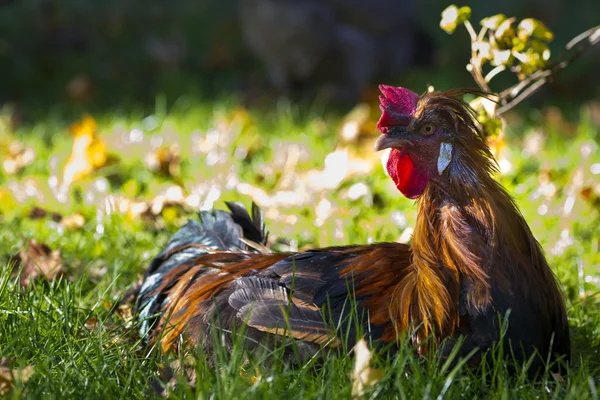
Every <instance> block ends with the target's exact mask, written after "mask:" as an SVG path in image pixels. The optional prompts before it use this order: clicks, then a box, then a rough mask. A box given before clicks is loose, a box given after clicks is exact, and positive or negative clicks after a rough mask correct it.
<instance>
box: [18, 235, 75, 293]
mask: <svg viewBox="0 0 600 400" xmlns="http://www.w3.org/2000/svg"><path fill="white" fill-rule="evenodd" d="M15 258H16V261H17V263H18V264H17V266H18V265H22V266H23V269H22V270H21V286H28V285H29V284H30V283H31V282H33V281H35V280H37V279H39V278H42V277H44V278H46V279H48V280H53V279H55V278H58V277H60V276H61V275H62V273H63V272H64V267H63V265H62V260H61V256H60V250H51V249H50V247H48V246H47V245H46V244H43V243H38V242H37V241H36V240H35V239H30V240H28V241H27V242H26V243H25V245H24V246H23V247H21V249H20V250H19V254H18V255H17V256H16V257H15Z"/></svg>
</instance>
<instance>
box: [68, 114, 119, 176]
mask: <svg viewBox="0 0 600 400" xmlns="http://www.w3.org/2000/svg"><path fill="white" fill-rule="evenodd" d="M71 131H72V132H73V136H74V137H75V139H74V141H73V149H72V150H71V155H70V156H69V159H68V160H67V163H66V165H65V167H64V169H63V183H64V184H66V185H70V184H71V183H72V182H74V181H76V180H78V179H81V178H84V177H86V176H87V175H89V174H90V173H91V172H92V171H93V170H95V169H97V168H100V167H102V166H104V164H106V160H107V158H108V153H107V150H106V145H105V144H104V142H103V141H102V140H100V139H99V138H98V136H97V133H96V121H95V120H94V118H92V117H90V116H89V115H87V116H85V117H84V118H83V119H82V120H81V121H80V122H76V123H74V124H73V125H72V126H71Z"/></svg>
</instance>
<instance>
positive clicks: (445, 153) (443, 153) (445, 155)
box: [437, 142, 452, 175]
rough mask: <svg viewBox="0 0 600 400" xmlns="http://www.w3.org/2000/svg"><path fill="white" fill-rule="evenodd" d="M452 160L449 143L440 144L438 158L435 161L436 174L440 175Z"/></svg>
mask: <svg viewBox="0 0 600 400" xmlns="http://www.w3.org/2000/svg"><path fill="white" fill-rule="evenodd" d="M451 160H452V145H451V144H450V143H445V142H442V144H440V156H439V157H438V161H437V168H438V172H439V174H440V175H441V174H442V172H444V170H445V169H446V168H447V167H448V165H450V161H451Z"/></svg>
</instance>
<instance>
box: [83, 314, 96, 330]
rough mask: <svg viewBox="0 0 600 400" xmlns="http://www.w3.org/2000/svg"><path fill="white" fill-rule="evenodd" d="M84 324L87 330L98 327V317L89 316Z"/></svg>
mask: <svg viewBox="0 0 600 400" xmlns="http://www.w3.org/2000/svg"><path fill="white" fill-rule="evenodd" d="M83 326H85V327H86V328H87V329H88V330H90V331H93V330H95V329H97V328H98V318H96V317H90V318H89V319H88V320H87V321H85V324H84V325H83Z"/></svg>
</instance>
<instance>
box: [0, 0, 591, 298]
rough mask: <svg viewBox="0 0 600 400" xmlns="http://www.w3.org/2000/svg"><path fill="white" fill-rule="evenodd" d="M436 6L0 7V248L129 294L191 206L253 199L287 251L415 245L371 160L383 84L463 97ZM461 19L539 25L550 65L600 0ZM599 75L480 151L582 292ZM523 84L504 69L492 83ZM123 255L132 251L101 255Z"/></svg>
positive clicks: (571, 73) (568, 73)
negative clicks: (36, 248)
mask: <svg viewBox="0 0 600 400" xmlns="http://www.w3.org/2000/svg"><path fill="white" fill-rule="evenodd" d="M448 5H449V4H448V3H447V2H443V1H439V0H430V1H422V2H419V1H416V0H369V1H364V0H219V1H216V0H194V1H190V0H171V1H169V2H164V1H159V0H145V1H138V0H105V1H102V2H93V1H81V0H0V158H1V160H2V168H0V218H1V219H2V221H4V224H5V226H7V227H9V228H11V229H8V230H7V232H5V235H7V236H6V237H5V240H3V243H4V247H5V249H4V252H5V253H7V254H10V253H15V252H17V250H18V249H22V248H23V246H24V244H26V243H28V241H29V240H30V238H36V239H37V240H38V241H39V242H46V243H48V245H49V246H50V247H49V248H59V249H61V251H62V252H63V257H65V258H68V259H70V261H69V262H68V263H67V264H69V268H67V270H68V271H69V273H71V274H72V276H78V273H79V272H81V271H82V269H83V268H85V267H86V266H89V263H90V262H91V263H93V265H94V266H95V267H94V271H96V270H98V271H104V272H106V271H105V270H103V269H102V268H105V267H103V266H106V265H110V263H111V262H118V263H120V264H119V265H122V266H128V267H126V268H124V269H123V270H119V271H117V270H115V272H114V274H115V275H114V277H115V279H116V276H117V275H118V276H119V277H120V278H119V279H123V280H122V283H127V282H131V280H132V279H133V277H135V276H137V275H136V274H138V273H139V271H140V270H141V269H143V267H144V265H145V262H146V260H147V259H148V258H149V257H151V256H153V255H154V254H156V253H157V252H158V249H159V247H160V245H161V244H162V243H164V241H166V239H167V238H168V235H169V234H171V233H172V232H173V231H174V230H175V229H177V227H179V226H181V224H183V223H184V222H185V219H186V218H187V217H190V216H192V215H193V212H194V211H195V210H197V209H199V208H200V209H210V208H212V207H222V206H223V203H222V201H224V200H225V201H231V200H241V201H243V202H245V203H246V204H248V203H249V202H250V201H251V200H254V201H256V202H257V203H258V204H259V205H260V206H261V207H262V208H263V209H265V211H266V213H267V215H266V217H267V221H268V226H269V227H270V228H271V231H272V235H271V238H272V241H273V242H274V243H275V242H277V243H276V244H278V245H280V248H281V249H284V250H285V249H292V250H296V249H299V248H303V247H304V246H317V245H321V246H324V245H333V244H344V243H350V242H367V241H373V240H400V241H410V238H411V233H412V226H413V224H414V217H415V215H414V211H415V207H414V204H413V202H412V201H409V200H407V199H404V198H402V197H401V196H399V195H398V194H397V191H396V189H395V188H394V187H393V184H392V183H391V181H390V180H389V179H388V178H387V177H386V176H385V171H384V169H383V168H382V167H381V155H380V154H376V153H374V152H373V150H372V149H373V143H374V140H375V138H376V137H377V131H376V129H375V123H376V121H377V119H378V117H379V113H380V112H379V109H378V100H377V94H378V92H377V84H378V83H383V82H385V83H388V84H395V85H402V86H406V87H408V88H410V89H412V90H413V91H416V92H423V91H425V90H426V89H427V87H428V85H433V86H434V87H435V88H436V89H438V90H447V89H451V88H456V87H464V86H466V87H475V83H474V81H473V78H472V77H471V75H470V74H469V73H468V72H467V71H466V69H465V65H466V64H467V62H468V60H469V57H470V42H469V36H468V34H467V32H466V30H465V29H464V27H459V28H458V29H457V30H456V32H455V33H454V34H453V35H448V34H447V33H445V32H444V31H443V30H442V29H440V15H441V13H442V11H443V10H444V9H445V8H446V7H447V6H448ZM460 5H461V4H459V6H460ZM466 5H471V6H472V8H473V16H472V18H471V21H473V25H474V26H475V27H476V29H478V28H479V21H480V20H481V19H482V18H484V17H487V16H490V15H494V14H497V13H503V14H505V15H507V16H514V17H516V18H517V20H521V19H523V18H526V17H534V18H538V19H539V20H541V21H542V22H544V23H545V24H546V26H547V27H548V28H549V29H551V30H552V31H553V32H554V37H555V39H554V40H553V41H552V42H551V43H550V49H551V50H552V57H553V59H555V58H558V57H560V54H561V52H562V49H563V48H564V46H565V44H566V43H567V42H568V41H569V40H571V39H572V38H573V37H574V36H576V35H577V34H579V33H581V32H583V31H585V30H587V29H589V28H591V27H593V26H595V25H597V24H598V23H599V22H600V20H599V19H598V16H599V15H600V3H599V2H598V1H597V0H573V1H569V2H565V1H562V0H526V1H523V0H506V1H503V2H467V4H466ZM598 71H600V48H598V46H597V47H596V48H593V49H589V50H588V51H587V52H586V53H585V54H584V55H582V56H581V57H580V58H579V59H578V60H577V61H576V62H575V63H573V64H572V65H571V66H569V67H568V68H567V69H565V70H564V71H562V72H561V73H560V74H559V75H558V79H556V80H555V82H553V83H552V84H550V85H546V86H545V87H544V89H543V90H542V91H540V92H539V93H537V94H536V95H535V96H533V97H532V98H531V99H528V101H527V102H525V103H523V104H521V105H519V107H517V108H516V109H514V110H513V112H511V113H509V114H507V115H506V121H507V124H506V135H505V136H503V137H502V139H501V140H497V141H495V142H494V143H492V145H493V150H494V152H495V155H496V157H497V158H498V161H499V163H500V167H501V170H502V175H501V176H499V179H500V180H501V181H502V182H503V184H505V185H506V186H507V187H508V189H509V191H510V192H511V193H512V194H513V195H514V196H515V197H516V198H517V201H518V202H519V205H520V207H521V208H522V209H523V211H524V213H525V215H526V218H527V219H528V221H529V222H530V224H531V225H532V227H533V229H534V232H535V233H536V235H537V236H538V237H539V238H540V240H541V241H542V244H543V245H544V247H545V248H546V249H548V251H551V252H552V251H554V253H553V254H556V256H560V257H563V256H564V257H571V258H568V259H569V260H571V261H569V262H568V265H569V266H568V268H567V269H565V271H566V272H565V273H564V274H563V275H564V276H568V277H569V278H568V279H572V280H573V282H575V283H574V286H573V287H572V289H573V290H574V291H577V290H580V289H581V290H583V289H582V288H583V286H582V285H583V284H584V283H582V282H583V281H582V280H581V279H583V278H581V276H586V275H585V274H584V275H581V274H583V272H581V271H583V270H584V269H585V271H595V270H596V269H597V265H598V260H597V256H596V255H595V254H597V253H598V252H597V249H598V246H599V244H600V242H599V239H598V238H599V237H600V232H598V225H599V224H598V206H599V204H600V200H599V198H600V185H599V182H598V179H597V178H598V174H600V164H599V160H598V151H597V147H598V146H597V143H598V126H600V103H599V102H598V96H599V95H600V74H599V73H598ZM515 82H516V78H515V77H514V75H513V74H510V73H509V74H505V75H500V76H498V77H497V78H495V79H494V81H493V84H492V88H493V89H495V90H502V89H505V88H506V87H508V86H510V85H512V84H514V83H515ZM590 215H591V216H592V217H591V218H590V217H588V216H590ZM111 230H112V231H111ZM9 231H10V232H9ZM111 232H112V233H111ZM73 238H77V241H76V242H74V241H73ZM132 243H133V246H134V247H135V248H136V249H139V251H135V252H127V251H124V252H116V253H115V254H113V253H112V252H107V249H119V248H121V247H122V248H126V249H129V248H130V247H131V246H132ZM568 249H575V250H573V253H568V252H567V250H568ZM582 249H584V250H582ZM594 249H595V250H594ZM594 251H595V253H594ZM582 252H583V253H585V254H586V255H585V257H588V259H587V260H586V263H584V264H585V268H584V267H582V268H581V269H580V270H577V269H576V268H575V269H573V268H572V266H573V265H575V264H573V262H574V261H573V262H572V260H574V259H576V258H577V257H579V259H581V257H582V256H581V254H582ZM123 253H128V254H129V255H128V256H127V257H131V259H128V260H129V261H123ZM572 257H575V258H572ZM111 260H112V261H111ZM577 265H583V264H577ZM98 271H96V272H94V273H93V274H92V275H93V276H97V277H98V279H99V280H101V279H105V278H104V275H102V273H100V272H98ZM586 273H587V272H586ZM573 274H574V275H573ZM580 278H581V279H580ZM106 279H107V280H106V282H110V280H109V279H108V278H106ZM594 279H598V278H594ZM577 282H579V283H577ZM586 284H588V283H586ZM118 288H119V286H118V285H117V286H115V287H114V288H113V289H111V290H117V291H118Z"/></svg>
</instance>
